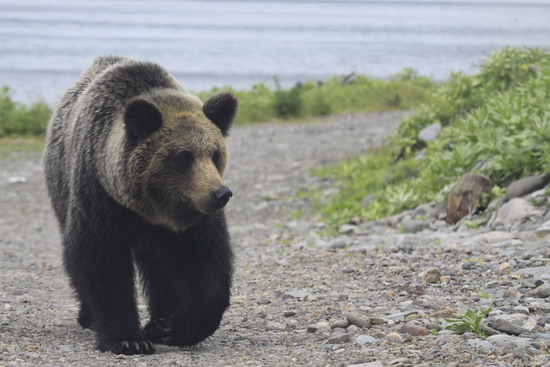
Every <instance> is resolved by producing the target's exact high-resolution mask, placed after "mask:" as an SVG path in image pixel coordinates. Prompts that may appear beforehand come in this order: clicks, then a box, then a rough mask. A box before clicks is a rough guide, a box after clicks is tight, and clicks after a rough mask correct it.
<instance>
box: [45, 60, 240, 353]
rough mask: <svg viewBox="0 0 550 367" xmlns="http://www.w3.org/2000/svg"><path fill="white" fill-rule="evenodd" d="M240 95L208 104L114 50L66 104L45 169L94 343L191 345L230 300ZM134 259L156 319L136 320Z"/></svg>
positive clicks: (134, 348) (214, 324) (122, 347)
mask: <svg viewBox="0 0 550 367" xmlns="http://www.w3.org/2000/svg"><path fill="white" fill-rule="evenodd" d="M236 108H237V101H236V100H235V99H234V97H233V96H232V95H230V94H229V93H219V94H217V95H215V96H213V97H211V98H210V99H208V100H207V101H206V102H205V103H204V105H203V103H202V102H201V101H200V99H199V98H197V97H196V96H194V95H191V94H190V93H188V92H187V91H186V90H185V89H183V87H181V85H180V84H178V82H177V81H176V80H175V79H174V78H173V77H172V76H170V75H169V74H168V73H167V72H166V71H165V70H164V69H162V68H161V67H159V66H158V65H156V64H153V63H149V62H138V61H134V60H131V59H128V58H124V57H116V56H108V57H101V58H98V59H96V60H95V61H94V63H93V65H92V66H91V67H90V68H89V69H88V70H87V71H85V72H84V73H83V74H82V75H81V76H80V78H79V79H78V80H77V82H76V84H75V85H73V86H72V87H71V88H70V89H69V90H68V91H67V92H66V94H65V95H64V97H63V98H62V99H61V101H60V102H59V104H58V106H57V108H56V110H55V111H54V113H53V115H52V118H51V121H50V124H49V126H48V133H47V144H46V150H45V153H44V167H45V173H46V182H47V187H48V192H49V195H50V198H51V200H52V204H53V208H54V212H55V215H56V217H57V219H58V222H59V227H60V230H61V235H62V240H63V245H64V264H65V268H66V270H67V273H68V275H69V277H70V280H71V284H72V286H73V288H74V289H75V291H76V295H77V296H78V299H79V301H80V313H79V317H78V321H79V323H80V325H81V326H82V327H85V328H90V329H93V330H95V331H96V332H97V337H98V348H99V349H100V350H101V351H107V350H110V351H112V352H114V353H123V354H151V353H154V352H155V349H154V346H153V343H163V344H167V345H176V346H189V345H195V344H197V343H199V342H200V341H202V340H204V339H205V338H207V337H208V336H210V335H212V333H214V331H215V330H216V329H217V328H218V326H219V324H220V321H221V318H222V315H223V313H224V311H225V310H226V308H227V307H228V306H229V297H230V286H231V278H232V272H233V266H232V261H233V254H232V251H231V247H230V243H229V235H228V232H227V228H226V223H225V216H224V213H223V209H222V208H223V207H224V206H225V204H226V203H227V201H228V200H229V198H230V196H232V193H231V191H230V190H229V188H227V187H226V186H224V185H223V182H222V175H223V172H224V169H225V166H226V163H227V148H226V145H225V139H224V138H225V136H226V135H227V133H228V130H229V128H230V126H231V124H232V122H233V118H234V116H235V113H236ZM134 264H135V265H136V268H137V269H138V270H139V273H140V276H141V279H142V281H143V286H144V293H145V296H146V298H147V301H148V306H149V312H150V317H151V320H150V321H149V323H148V324H147V325H146V326H145V328H144V329H143V330H141V328H140V322H139V317H138V312H137V308H136V300H135V285H134V278H135V274H134Z"/></svg>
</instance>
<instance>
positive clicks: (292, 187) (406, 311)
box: [0, 113, 550, 367]
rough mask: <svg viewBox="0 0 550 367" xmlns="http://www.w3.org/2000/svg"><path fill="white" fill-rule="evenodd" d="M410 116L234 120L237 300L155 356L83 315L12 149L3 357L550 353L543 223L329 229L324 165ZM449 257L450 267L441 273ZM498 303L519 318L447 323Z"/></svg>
mask: <svg viewBox="0 0 550 367" xmlns="http://www.w3.org/2000/svg"><path fill="white" fill-rule="evenodd" d="M403 115H404V113H376V114H366V115H345V116H336V117H331V118H329V119H327V120H326V121H322V122H320V123H315V124H293V125H287V124H265V125H261V126H247V127H239V128H235V129H234V130H233V131H232V135H231V137H230V139H229V147H230V152H231V161H230V162H231V163H230V166H229V169H228V174H227V177H226V182H227V183H228V185H229V186H230V187H231V188H232V190H233V192H234V193H235V197H234V198H233V199H232V201H231V202H230V204H229V205H228V209H227V214H228V217H229V224H230V230H231V233H232V236H233V242H234V247H235V252H236V255H237V264H236V274H235V286H234V288H233V298H232V306H231V308H230V309H229V310H228V311H227V313H226V315H225V317H224V321H223V323H222V326H221V328H220V330H218V332H216V334H215V335H214V336H213V337H212V338H210V339H209V340H208V341H206V342H204V343H202V344H201V345H200V346H199V347H197V348H193V349H183V350H182V349H178V348H169V347H163V346H159V347H158V348H157V353H156V354H155V355H152V356H115V355H113V354H110V353H100V352H98V351H96V350H95V349H94V345H95V342H94V335H93V333H92V332H90V331H88V330H81V329H80V327H79V326H78V325H77V323H76V313H77V304H76V302H75V300H74V298H73V297H72V295H71V290H70V288H69V286H68V282H67V279H66V277H65V275H64V273H63V269H62V266H61V262H60V250H61V249H60V245H59V236H58V234H57V228H56V224H55V221H54V218H53V215H52V213H51V210H50V207H49V203H48V201H47V197H46V194H45V188H44V181H43V177H42V169H41V168H40V158H39V157H38V155H34V156H33V155H30V156H25V157H15V158H13V157H12V159H9V160H6V159H4V160H1V161H0V193H1V195H0V205H1V206H0V208H1V211H0V300H1V305H0V366H111V365H113V366H114V365H124V366H191V365H192V366H205V367H211V366H316V367H319V366H352V365H359V366H368V367H380V366H544V365H548V364H549V363H550V360H549V359H548V355H547V354H548V348H547V345H548V344H550V331H549V329H550V317H549V315H548V311H550V303H549V302H548V301H549V299H550V298H545V297H544V294H542V293H541V294H536V292H537V291H540V292H542V291H541V289H544V285H543V286H539V287H537V285H540V284H544V282H546V283H550V269H548V268H550V266H549V264H550V261H549V259H550V250H549V248H550V247H549V243H550V242H549V241H548V239H550V238H548V239H547V238H546V237H544V236H541V235H538V236H535V235H533V231H534V229H533V231H530V230H529V228H527V229H525V230H524V231H521V232H520V233H511V232H505V231H501V232H492V231H484V230H482V229H480V230H465V229H462V230H460V231H458V232H457V231H456V228H449V227H443V226H439V227H437V226H433V228H428V229H425V230H423V231H421V232H419V233H417V234H402V233H401V231H400V230H399V229H398V228H395V226H393V227H392V226H391V223H390V225H387V223H383V222H380V223H376V224H373V225H369V226H367V225H364V226H362V227H361V226H356V227H355V228H352V230H351V231H350V233H351V235H341V236H339V237H336V238H319V237H318V236H317V234H316V232H315V228H318V226H319V225H320V224H319V223H316V221H315V220H314V219H313V218H311V217H310V216H309V215H308V214H309V213H310V212H309V206H308V203H307V200H305V199H297V198H296V197H295V196H294V194H295V192H296V191H297V190H299V189H304V188H308V187H311V186H312V185H315V184H317V183H318V182H317V180H316V179H315V178H314V177H312V176H311V175H310V174H309V169H310V168H311V167H314V166H318V165H320V164H326V163H330V162H335V161H337V160H339V159H342V158H344V157H346V156H348V155H352V154H357V153H360V152H362V151H364V150H366V149H368V148H369V147H370V146H372V145H373V144H378V143H380V142H381V141H382V140H383V137H384V136H386V135H388V134H389V133H390V132H392V131H393V130H394V129H395V127H396V126H397V123H398V121H399V119H400V118H401V117H402V116H403ZM15 177H24V178H25V180H26V182H23V183H21V182H15V183H12V182H10V179H11V180H12V181H13V180H15V181H18V179H14V178H15ZM19 180H21V179H19ZM292 211H300V212H302V213H304V214H303V215H302V216H301V217H299V218H298V219H296V218H293V216H292V215H291V212H292ZM294 217H295V216H294ZM506 264H507V265H506ZM516 271H519V272H521V271H524V272H526V273H525V274H521V275H517V274H519V273H517V272H516ZM434 272H436V273H437V272H440V273H441V274H440V275H441V276H442V277H448V278H442V277H441V278H440V279H441V280H448V281H440V279H435V280H434V281H433V282H432V281H431V280H429V276H430V274H431V275H433V274H434ZM529 272H531V273H532V275H529V274H531V273H529ZM527 273H529V274H527ZM438 275H439V274H438ZM547 275H548V278H547ZM541 282H542V283H541ZM535 283H536V284H535ZM533 292H535V293H533ZM549 295H550V294H549ZM546 297H548V295H547V296H546ZM490 303H493V305H494V308H495V311H494V312H493V313H492V314H491V316H492V317H493V318H494V320H497V321H495V323H494V324H491V326H493V327H494V328H495V329H497V328H500V329H504V327H502V326H500V324H499V325H497V322H501V324H502V320H504V321H507V322H508V324H511V325H513V326H517V325H520V326H517V327H518V328H520V329H519V332H516V333H515V334H514V333H512V331H514V330H515V331H517V330H518V329H514V330H512V331H510V330H508V331H502V330H501V332H500V335H495V336H492V337H490V338H489V339H482V338H479V337H477V336H476V335H474V334H471V333H467V334H464V335H456V334H454V333H452V332H451V331H446V330H441V324H442V322H443V321H442V317H444V316H448V315H450V314H452V312H464V311H465V310H466V309H468V308H470V309H478V308H479V307H482V306H483V307H486V306H488V305H489V304H490ZM140 310H141V311H142V318H143V320H146V317H147V316H146V314H145V308H144V307H143V306H141V307H140ZM518 320H519V321H518ZM505 326H506V325H505ZM508 326H509V325H508ZM432 329H435V330H437V331H438V332H437V335H433V334H432V333H431V332H429V331H431V330H432ZM487 330H490V329H487ZM491 330H494V329H491ZM491 338H492V339H491Z"/></svg>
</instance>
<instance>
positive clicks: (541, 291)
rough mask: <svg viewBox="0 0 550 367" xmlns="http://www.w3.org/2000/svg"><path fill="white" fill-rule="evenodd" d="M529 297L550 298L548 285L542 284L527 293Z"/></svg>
mask: <svg viewBox="0 0 550 367" xmlns="http://www.w3.org/2000/svg"><path fill="white" fill-rule="evenodd" d="M529 295H530V296H531V297H536V298H548V297H550V284H543V285H541V286H540V287H537V288H535V289H534V290H533V291H531V292H530V293H529Z"/></svg>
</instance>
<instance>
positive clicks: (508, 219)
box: [491, 198, 537, 227]
mask: <svg viewBox="0 0 550 367" xmlns="http://www.w3.org/2000/svg"><path fill="white" fill-rule="evenodd" d="M536 212H537V211H536V209H535V208H534V207H533V205H531V203H530V202H528V201H527V200H525V199H522V198H513V199H512V200H510V201H508V202H507V203H505V204H504V205H502V206H501V207H500V209H499V210H498V212H497V215H496V218H495V220H494V221H493V222H492V223H491V226H492V227H494V226H495V225H498V224H504V225H511V224H514V223H517V222H521V221H522V220H524V219H527V218H529V217H531V216H533V215H535V213H536Z"/></svg>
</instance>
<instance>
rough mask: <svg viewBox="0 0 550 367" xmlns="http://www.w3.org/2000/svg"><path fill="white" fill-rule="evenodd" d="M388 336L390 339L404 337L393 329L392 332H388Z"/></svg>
mask: <svg viewBox="0 0 550 367" xmlns="http://www.w3.org/2000/svg"><path fill="white" fill-rule="evenodd" d="M386 338H387V339H389V340H401V339H402V338H403V337H402V336H401V335H400V334H398V333H396V332H394V331H392V332H391V333H388V334H387V335H386Z"/></svg>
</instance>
